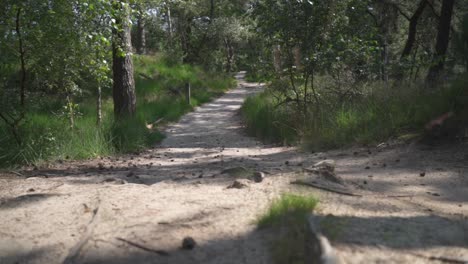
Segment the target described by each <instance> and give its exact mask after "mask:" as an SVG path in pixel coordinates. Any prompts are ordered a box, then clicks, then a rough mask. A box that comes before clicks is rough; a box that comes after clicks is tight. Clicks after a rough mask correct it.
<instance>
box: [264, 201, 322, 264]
mask: <svg viewBox="0 0 468 264" xmlns="http://www.w3.org/2000/svg"><path fill="white" fill-rule="evenodd" d="M317 203H318V200H317V199H316V198H315V197H313V196H310V195H309V196H302V195H296V194H283V195H282V196H281V197H280V198H279V199H277V200H275V201H273V203H272V204H271V206H270V208H269V209H268V211H267V212H266V213H265V214H264V215H263V216H262V217H260V219H259V220H258V226H259V227H260V228H270V229H272V232H271V233H272V234H274V238H273V241H272V243H271V252H272V257H273V260H274V262H275V263H278V264H282V263H291V264H295V263H304V248H305V246H304V241H305V238H304V234H305V226H306V221H307V220H306V216H307V215H308V214H310V213H312V211H313V210H314V208H315V207H316V205H317Z"/></svg>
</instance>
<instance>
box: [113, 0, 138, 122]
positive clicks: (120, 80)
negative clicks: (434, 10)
mask: <svg viewBox="0 0 468 264" xmlns="http://www.w3.org/2000/svg"><path fill="white" fill-rule="evenodd" d="M117 5H118V7H119V8H120V10H119V12H120V13H121V14H122V16H121V17H119V19H116V20H117V25H118V26H119V27H120V28H121V30H118V31H117V30H116V31H114V36H113V44H112V59H113V60H112V70H113V81H114V84H113V99H114V115H115V117H116V118H117V119H120V118H122V117H126V116H133V115H134V114H135V112H136V95H135V80H134V78H133V62H132V57H131V53H130V51H131V47H132V43H131V34H130V25H129V18H130V13H129V10H121V9H122V8H125V7H122V6H121V5H120V4H117Z"/></svg>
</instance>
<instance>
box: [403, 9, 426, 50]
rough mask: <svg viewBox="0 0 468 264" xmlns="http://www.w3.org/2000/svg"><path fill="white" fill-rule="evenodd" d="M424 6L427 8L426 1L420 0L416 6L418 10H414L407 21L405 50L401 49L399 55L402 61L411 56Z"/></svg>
mask: <svg viewBox="0 0 468 264" xmlns="http://www.w3.org/2000/svg"><path fill="white" fill-rule="evenodd" d="M426 6H427V0H421V2H420V3H419V5H418V8H417V9H416V11H415V12H414V14H413V16H411V18H410V20H409V31H408V38H407V39H406V44H405V48H404V49H403V52H402V53H401V58H402V59H403V58H406V57H408V56H409V55H410V54H411V51H412V50H413V46H414V41H415V40H416V33H417V26H418V21H419V18H420V17H421V15H422V14H423V12H424V9H425V8H426Z"/></svg>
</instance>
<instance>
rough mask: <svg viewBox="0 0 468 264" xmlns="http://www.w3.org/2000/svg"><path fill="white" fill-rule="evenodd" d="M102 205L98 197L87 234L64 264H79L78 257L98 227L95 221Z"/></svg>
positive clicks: (71, 250) (72, 249) (82, 237)
mask: <svg viewBox="0 0 468 264" xmlns="http://www.w3.org/2000/svg"><path fill="white" fill-rule="evenodd" d="M100 204H101V200H100V199H99V197H98V205H97V206H96V208H95V209H94V210H93V216H92V217H91V220H90V221H89V224H88V226H87V227H86V231H85V233H84V234H83V236H81V238H80V240H79V241H78V243H76V245H75V246H74V247H72V248H71V249H70V252H69V253H68V256H67V257H66V258H65V260H64V261H63V264H74V263H78V261H77V260H78V257H79V255H80V252H81V249H82V248H83V247H84V245H86V243H87V242H88V241H89V239H90V238H91V237H92V235H93V231H94V227H95V226H96V221H95V220H96V216H97V213H98V211H99V206H100Z"/></svg>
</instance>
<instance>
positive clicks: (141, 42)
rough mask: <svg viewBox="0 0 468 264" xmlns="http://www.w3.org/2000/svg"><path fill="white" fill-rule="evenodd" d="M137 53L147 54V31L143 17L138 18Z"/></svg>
mask: <svg viewBox="0 0 468 264" xmlns="http://www.w3.org/2000/svg"><path fill="white" fill-rule="evenodd" d="M137 38H138V40H137V53H138V54H145V53H146V30H145V19H144V17H143V15H140V16H139V17H138V21H137Z"/></svg>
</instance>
